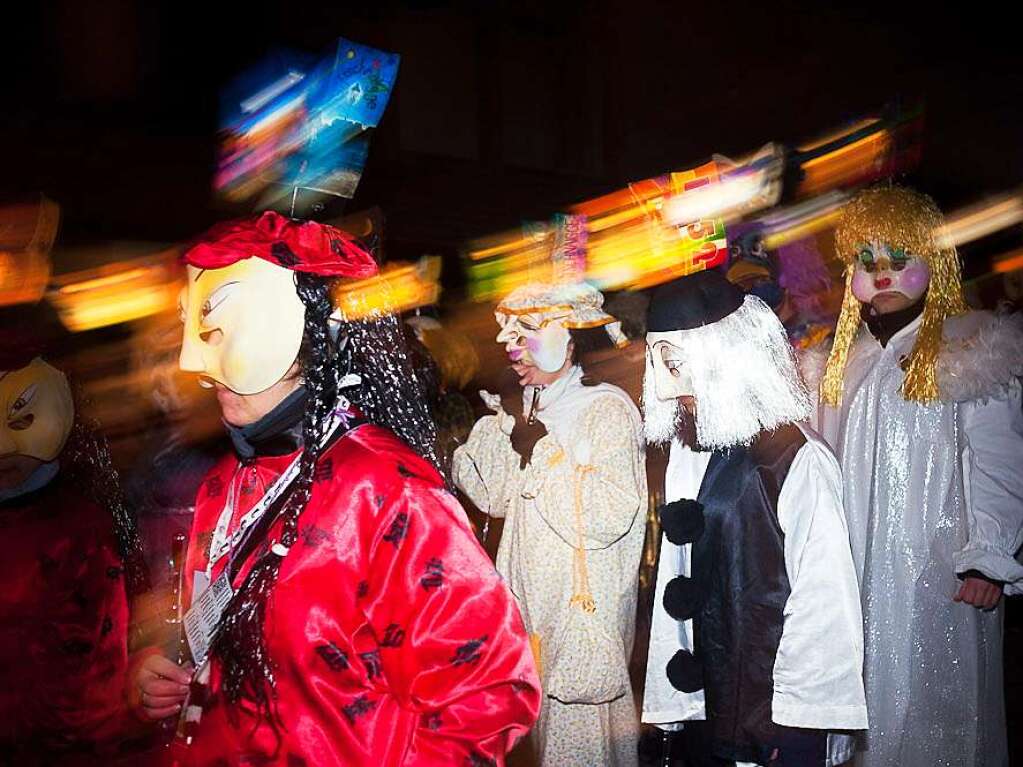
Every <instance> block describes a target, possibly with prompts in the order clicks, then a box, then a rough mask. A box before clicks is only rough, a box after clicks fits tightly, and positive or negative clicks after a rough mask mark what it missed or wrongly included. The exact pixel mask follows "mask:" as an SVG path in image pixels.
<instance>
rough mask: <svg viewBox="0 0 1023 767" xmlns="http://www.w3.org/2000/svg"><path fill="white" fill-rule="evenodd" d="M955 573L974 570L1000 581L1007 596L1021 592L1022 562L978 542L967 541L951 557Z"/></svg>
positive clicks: (1022, 585)
mask: <svg viewBox="0 0 1023 767" xmlns="http://www.w3.org/2000/svg"><path fill="white" fill-rule="evenodd" d="M952 564H953V566H954V568H955V571H956V573H965V572H966V571H968V570H976V571H978V572H981V573H983V574H984V575H986V576H987V577H988V578H991V579H993V580H996V581H1002V582H1003V583H1004V584H1005V593H1006V595H1007V596H1012V595H1014V594H1023V564H1020V563H1019V562H1018V561H1016V560H1015V559H1014V558H1013V557H1012V556H1010V555H1008V554H1006V553H1005V552H1004V551H998V550H996V549H994V548H992V547H989V546H985V545H983V544H980V543H969V544H967V545H966V547H965V548H963V549H962V550H961V551H958V552H956V553H955V555H954V556H953V557H952Z"/></svg>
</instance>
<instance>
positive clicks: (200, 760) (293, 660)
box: [185, 425, 540, 767]
mask: <svg viewBox="0 0 1023 767" xmlns="http://www.w3.org/2000/svg"><path fill="white" fill-rule="evenodd" d="M295 455H296V453H292V454H290V455H285V456H279V457H270V456H263V457H258V458H256V459H255V461H254V462H253V463H251V464H249V465H247V466H243V465H241V464H240V463H239V461H238V460H237V458H235V457H234V456H233V455H231V456H229V457H227V458H225V459H224V460H223V461H221V462H220V463H219V464H218V465H217V466H215V467H214V469H213V470H212V471H211V472H210V473H209V474H208V475H207V477H206V479H205V481H204V483H203V485H202V486H201V488H200V490H199V494H198V497H197V501H196V511H195V519H194V522H193V527H192V543H191V546H190V549H189V554H188V558H187V560H186V563H185V564H186V568H187V569H186V572H187V573H188V574H189V576H188V578H187V579H186V580H188V581H190V582H191V581H192V574H194V573H195V571H197V570H205V568H206V565H207V561H208V549H209V546H210V540H211V537H212V531H213V530H214V528H215V527H216V524H217V519H218V517H219V516H220V513H221V511H222V509H223V508H224V507H225V499H226V498H227V494H228V493H233V494H234V498H235V511H234V517H233V521H232V524H231V527H230V530H232V531H233V530H234V529H235V528H236V526H237V521H238V519H239V518H240V517H241V516H242V515H243V514H244V513H245V512H246V511H247V510H248V509H250V508H251V507H252V506H253V505H255V503H256V502H258V500H259V499H260V498H261V496H262V495H263V492H264V490H265V489H266V488H267V487H268V486H269V485H270V484H271V483H272V482H273V480H274V479H275V478H276V477H278V476H279V475H280V473H281V472H283V471H284V469H285V468H286V467H287V465H288V464H289V463H290V462H291V460H292V459H293V458H294V456H295ZM277 533H278V530H277V527H276V526H275V527H274V528H273V529H272V530H271V534H270V537H271V538H273V539H275V540H276V539H277ZM227 559H228V557H224V558H223V559H222V560H221V561H220V562H218V563H216V565H215V566H214V568H213V571H212V576H213V578H214V579H215V578H216V577H217V576H218V575H219V574H220V572H221V570H222V569H223V567H224V566H225V563H226V561H227ZM250 565H251V561H250V562H248V563H246V565H245V567H243V568H242V571H241V572H240V573H239V576H238V578H237V579H236V581H235V583H234V585H235V588H237V587H238V586H239V585H240V583H241V582H242V579H243V578H244V576H245V574H246V573H247V571H248V569H249V567H250ZM188 588H189V589H191V583H190V584H189V586H188ZM186 598H188V599H191V596H190V594H189V595H186ZM265 632H266V636H267V640H268V645H269V653H270V657H271V658H272V659H273V661H274V662H275V663H276V664H277V686H276V692H277V708H278V711H279V714H280V717H281V719H282V720H283V723H284V728H285V729H284V730H282V731H281V732H280V739H281V740H280V743H278V742H277V740H276V737H275V735H274V732H273V730H272V729H271V727H270V726H269V725H268V724H267V723H266V722H265V721H260V722H258V723H257V722H256V721H255V719H254V718H253V717H252V716H251V715H249V714H246V713H243V712H241V711H240V710H239V707H236V708H235V713H237V714H238V715H239V722H238V726H232V725H231V723H230V721H229V718H228V711H227V707H228V706H229V705H230V704H229V703H228V702H227V701H226V699H225V698H224V696H223V695H222V694H220V691H219V684H220V667H219V662H218V660H217V659H216V657H215V656H214V660H213V666H212V674H211V683H210V693H211V695H212V698H213V700H212V703H211V704H210V705H208V706H207V709H206V711H205V713H204V714H203V718H202V721H201V723H200V725H199V730H198V732H197V735H196V737H195V740H194V741H193V744H192V745H191V746H190V747H189V749H188V751H189V752H190V754H189V759H190V761H191V763H192V764H194V765H196V766H197V767H206V766H207V765H209V766H210V767H212V766H213V765H217V766H218V767H219V766H220V765H256V764H259V765H287V767H299V766H301V765H308V766H309V767H312V766H313V765H366V766H367V767H389V766H390V765H473V766H476V765H500V764H503V763H504V755H505V753H506V752H507V751H508V750H509V749H510V748H511V747H512V746H513V745H514V743H515V742H516V741H517V740H518V739H519V738H520V737H521V736H523V735H524V734H525V733H526V732H527V731H528V730H529V728H530V727H531V726H532V725H533V723H534V721H535V720H536V717H537V715H538V712H539V708H540V684H539V681H538V678H537V675H536V671H535V668H534V664H533V658H532V654H531V652H530V649H529V643H528V639H527V636H526V633H525V630H524V628H523V624H522V619H521V617H520V615H519V610H518V607H517V605H516V604H515V602H514V599H513V597H512V596H511V593H510V591H509V590H508V589H507V587H506V586H505V585H504V583H503V582H502V581H501V580H500V576H499V575H498V574H497V572H496V570H495V569H494V567H493V565H492V564H491V562H490V560H489V559H488V558H487V556H486V554H485V553H484V552H483V550H482V549H481V548H480V546H479V545H478V544H477V542H476V540H475V538H474V537H473V535H472V532H471V531H470V528H469V525H468V523H467V521H466V519H465V514H464V512H463V511H462V509H461V507H460V506H459V505H458V503H457V501H456V500H455V499H454V498H453V497H452V496H451V495H450V494H449V493H448V492H447V491H445V490H444V487H443V482H442V480H441V478H440V476H439V475H438V474H437V472H436V471H435V470H434V469H433V467H432V466H431V465H430V464H429V463H427V462H426V461H424V460H423V459H421V458H420V457H418V456H417V455H415V454H414V453H413V452H412V451H411V450H410V449H409V448H408V447H406V446H405V445H404V444H402V443H401V442H400V441H398V440H397V439H396V438H395V437H394V436H393V435H392V434H391V433H390V432H389V431H387V430H385V429H381V428H379V427H376V426H372V425H363V426H360V427H357V428H356V429H354V430H353V431H352V432H350V433H349V434H347V435H345V436H344V437H342V438H341V439H339V440H338V441H337V442H335V443H334V444H333V445H331V446H330V447H329V448H328V449H327V450H326V451H325V452H324V454H323V455H322V456H321V457H320V459H319V462H318V464H317V468H316V480H315V483H314V485H313V490H312V497H311V498H310V501H309V504H308V506H307V507H306V509H305V511H304V512H303V513H302V516H301V517H300V520H299V537H298V540H297V541H296V543H295V545H294V546H293V547H292V549H291V551H290V553H289V554H288V556H287V557H286V558H285V559H284V561H283V562H282V564H281V569H280V573H279V576H278V579H277V582H276V586H275V587H274V590H273V592H272V593H271V598H270V601H269V605H268V612H267V620H266V626H265Z"/></svg>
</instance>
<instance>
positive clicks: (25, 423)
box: [7, 413, 36, 431]
mask: <svg viewBox="0 0 1023 767" xmlns="http://www.w3.org/2000/svg"><path fill="white" fill-rule="evenodd" d="M35 419H36V417H35V416H34V415H33V414H32V413H27V414H25V415H23V416H21V418H15V419H14V420H13V421H9V422H8V423H7V426H8V428H10V429H11V430H12V431H25V429H27V428H28V427H29V426H31V425H32V423H33V421H35Z"/></svg>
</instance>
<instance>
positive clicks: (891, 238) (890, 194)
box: [821, 186, 966, 407]
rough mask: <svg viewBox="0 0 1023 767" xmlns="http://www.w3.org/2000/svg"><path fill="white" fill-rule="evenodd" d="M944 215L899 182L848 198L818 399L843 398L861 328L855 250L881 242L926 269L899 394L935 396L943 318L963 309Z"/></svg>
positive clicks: (922, 398) (833, 401) (920, 398)
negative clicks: (831, 333)
mask: <svg viewBox="0 0 1023 767" xmlns="http://www.w3.org/2000/svg"><path fill="white" fill-rule="evenodd" d="M943 226H944V219H943V217H942V215H941V211H940V210H938V206H937V205H935V203H934V200H932V199H931V198H930V197H928V196H927V195H925V194H921V193H920V192H915V191H913V190H912V189H907V188H905V187H900V186H877V187H873V188H871V189H866V190H864V191H862V192H860V193H859V194H857V195H856V196H855V197H853V199H852V200H850V201H849V203H848V204H847V205H846V206H845V209H844V210H843V211H842V219H841V221H840V222H839V224H838V228H837V229H836V230H835V251H836V253H837V255H838V257H839V258H840V259H842V261H843V262H844V263H845V298H844V299H843V301H842V311H841V313H840V314H839V316H838V325H837V326H836V327H835V341H834V345H833V346H832V347H831V355H830V356H829V357H828V364H827V367H826V368H825V370H824V378H823V380H822V381H821V400H822V401H823V402H824V404H826V405H831V406H832V407H838V405H839V404H840V403H841V401H842V387H843V380H844V373H845V364H846V360H847V359H848V356H849V349H850V348H851V347H852V344H853V341H854V340H855V338H856V333H857V331H858V330H859V327H860V302H859V301H857V300H856V297H855V296H854V295H853V292H852V278H853V272H854V270H855V268H856V261H857V254H858V253H859V252H860V250H861V248H862V247H863V245H865V244H867V243H870V242H872V241H875V240H876V241H879V242H883V243H885V244H886V245H888V246H889V247H891V248H903V249H905V251H906V252H907V253H908V254H909V255H912V256H919V257H920V258H923V259H924V260H925V261H926V262H927V266H928V267H929V268H930V272H931V280H930V285H929V287H928V289H927V297H926V299H925V300H924V310H923V317H922V319H921V322H920V330H919V331H918V332H917V336H916V343H914V344H913V350H912V352H910V355H909V359H908V364H907V365H905V367H904V369H905V371H906V377H905V378H904V379H903V382H902V390H901V391H902V396H903V397H904V398H905V399H907V400H911V401H914V402H930V401H932V400H934V399H937V397H938V383H937V380H936V378H935V372H934V368H935V364H936V362H937V359H938V351H939V349H940V346H941V331H942V325H943V324H944V322H945V318H946V317H950V316H953V315H956V314H962V313H963V312H965V311H966V302H965V301H964V300H963V292H962V286H961V284H960V277H959V258H958V256H957V254H956V250H955V248H954V247H951V246H950V247H947V248H942V247H940V245H939V244H938V240H937V238H938V237H939V235H940V230H941V228H942V227H943Z"/></svg>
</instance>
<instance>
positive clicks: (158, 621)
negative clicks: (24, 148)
mask: <svg viewBox="0 0 1023 767" xmlns="http://www.w3.org/2000/svg"><path fill="white" fill-rule="evenodd" d="M941 223H942V217H941V213H940V212H939V210H938V208H937V207H936V205H935V204H934V202H933V201H932V200H931V199H930V198H929V197H927V196H926V195H923V194H921V193H918V192H916V191H913V190H911V189H908V188H904V187H899V186H893V185H890V184H885V185H881V186H876V187H872V188H868V189H865V190H863V191H861V192H859V193H858V194H857V195H855V196H854V197H853V198H852V200H851V201H850V203H849V204H848V205H846V207H845V208H844V209H843V213H842V218H841V220H840V221H839V223H838V225H837V228H836V231H835V256H836V258H837V261H838V262H839V264H840V271H841V274H840V275H839V278H838V280H837V281H835V280H833V279H832V275H829V273H828V270H827V268H826V267H825V266H824V260H823V259H820V257H819V254H818V253H816V252H810V251H808V250H807V247H806V246H805V244H804V245H803V246H800V247H797V248H794V249H790V250H789V251H788V252H787V253H768V252H767V251H766V250H765V249H764V247H763V241H762V239H761V238H759V237H758V235H757V233H756V232H755V231H736V232H733V235H734V236H733V238H732V239H733V247H734V253H733V259H732V262H731V264H730V266H729V267H728V268H726V269H713V270H706V271H703V272H698V273H695V274H691V275H687V276H683V277H679V278H677V279H675V280H673V281H671V282H668V283H665V284H663V285H660V286H658V287H656V288H654V289H652V290H650V291H648V293H647V294H646V295H639V294H633V295H626V294H622V295H619V296H615V297H613V298H612V299H609V301H608V302H607V303H605V297H604V296H603V295H602V294H601V293H600V292H599V291H597V290H596V289H595V288H594V287H592V286H591V285H589V284H587V283H586V282H584V281H582V280H577V279H572V278H565V279H561V280H559V281H557V282H531V283H528V284H523V285H520V286H519V287H517V288H516V289H515V290H513V291H511V292H510V293H509V294H508V295H506V296H504V297H503V298H502V299H501V300H500V302H499V303H498V304H497V306H496V309H495V313H494V318H495V319H496V323H495V324H494V326H493V327H494V337H495V340H494V342H492V343H493V346H492V348H493V349H494V350H496V351H498V352H500V354H501V356H502V359H501V363H500V365H497V366H491V368H490V369H482V368H483V367H485V366H481V362H480V359H481V353H480V352H481V351H483V349H482V348H481V347H482V344H480V346H477V345H476V344H475V343H474V341H473V340H471V339H470V338H469V337H468V336H467V335H466V334H464V333H462V332H460V331H459V330H458V329H457V328H456V327H452V326H450V325H448V324H443V323H442V322H440V321H439V320H438V319H437V318H436V317H435V316H433V315H431V314H430V313H428V312H425V313H416V314H415V315H414V316H411V317H406V318H404V319H403V318H401V317H399V316H396V315H394V314H389V313H386V312H383V311H380V312H375V313H374V312H371V313H369V314H368V315H366V316H362V317H360V318H358V319H353V318H351V317H348V316H346V315H345V313H344V312H343V311H342V310H341V309H340V308H338V307H337V306H336V305H335V302H334V300H333V297H334V295H335V294H334V290H333V288H334V287H335V285H336V284H338V283H339V282H340V281H343V280H348V279H364V278H367V277H371V276H373V275H374V274H376V273H377V272H378V264H377V261H376V259H375V258H374V254H373V252H372V249H371V248H368V247H366V246H365V245H364V244H363V243H360V242H359V241H358V240H357V239H356V238H354V237H352V236H351V235H349V234H348V233H346V232H344V231H342V230H340V229H338V228H335V227H332V226H329V225H326V224H320V223H316V222H313V221H301V220H294V219H290V218H287V217H285V216H281V215H279V214H277V213H274V212H266V213H262V214H260V215H257V216H252V217H248V218H245V219H241V220H236V221H229V222H225V223H221V224H219V225H217V226H215V227H214V228H213V229H211V230H210V231H208V232H206V233H205V234H203V235H202V236H200V237H199V238H197V239H196V240H195V241H194V242H192V243H191V244H190V245H189V246H187V247H186V248H184V249H183V250H182V256H181V260H182V265H183V270H182V271H183V276H182V285H183V288H182V291H181V297H180V301H179V312H180V317H179V318H174V319H173V320H172V321H164V320H163V319H160V320H156V321H153V322H151V323H148V324H145V325H144V326H140V334H141V335H140V338H141V339H142V342H141V343H138V344H136V346H135V352H134V357H133V359H132V360H131V364H132V367H133V369H134V370H135V372H136V379H137V381H138V382H139V383H140V384H141V385H142V387H143V389H144V391H145V394H146V397H147V399H148V404H147V408H148V413H149V417H148V418H147V420H146V423H145V429H144V430H142V431H141V432H140V433H139V434H137V435H135V436H136V439H135V441H134V442H133V449H132V454H131V455H130V456H127V457H126V459H125V460H119V461H118V464H119V466H118V468H119V469H120V471H118V469H115V466H114V463H115V461H114V459H113V458H112V456H111V451H110V447H109V445H108V443H107V440H106V438H105V437H104V435H103V431H102V429H101V427H100V425H99V424H98V423H97V422H96V421H95V420H93V419H92V418H91V417H90V414H89V408H88V407H87V403H86V402H85V401H84V398H83V397H82V396H81V389H80V388H79V386H78V384H77V383H76V381H75V380H74V377H73V375H72V376H69V375H68V373H69V372H71V371H69V370H65V369H64V365H63V360H64V359H65V352H66V351H67V350H68V349H69V348H70V347H71V346H73V344H74V339H72V338H69V337H68V336H67V334H66V333H65V332H64V331H63V330H62V328H61V324H60V322H59V320H58V318H57V317H56V315H55V314H54V313H53V311H52V310H51V309H50V308H49V307H48V306H47V305H46V304H45V303H39V302H32V303H23V304H20V305H14V306H7V307H4V308H3V309H2V311H0V328H2V332H0V405H2V407H3V408H4V415H5V418H4V420H3V422H2V423H0V526H2V529H3V533H4V535H3V543H4V546H5V553H4V555H3V556H2V557H0V563H2V564H0V567H2V572H0V577H2V579H3V583H4V589H3V590H2V593H0V654H2V657H0V706H2V708H3V711H2V715H0V764H12V765H14V764H18V765H50V764H53V765H79V764H80V765H97V764H98V765H168V766H169V765H197V766H203V767H206V766H209V767H213V766H214V765H216V766H218V767H219V766H220V765H238V766H239V767H241V766H242V765H246V766H248V765H252V766H255V765H282V766H284V765H286V766H287V767H299V766H300V765H308V766H309V767H312V766H313V765H373V766H374V767H376V766H380V767H384V766H387V765H501V764H505V763H506V762H507V763H510V764H512V765H529V764H535V765H542V766H543V767H563V766H565V767H574V766H576V765H578V766H579V767H583V766H584V765H585V766H586V767H592V766H593V765H613V766H615V767H637V766H638V765H640V764H657V765H664V767H673V766H674V767H679V766H680V765H681V766H689V765H693V766H699V767H703V766H704V765H718V766H721V765H747V764H756V765H773V766H774V767H792V766H793V765H795V766H798V767H803V766H804V765H805V766H810V765H839V764H854V765H858V766H862V767H890V766H891V767H894V766H895V765H900V766H904V767H916V766H919V767H924V766H925V765H926V767H931V766H932V765H950V766H951V765H955V766H956V767H958V766H959V765H966V766H968V767H1001V766H1002V765H1007V764H1008V759H1009V756H1008V746H1007V733H1006V716H1005V707H1004V695H1003V670H1002V635H1003V613H1004V603H1005V598H1006V597H1011V596H1012V595H1014V594H1018V593H1021V592H1023V564H1021V563H1020V560H1019V559H1018V556H1019V553H1020V546H1021V544H1023V458H1021V456H1023V406H1021V383H1020V377H1021V376H1023V319H1021V316H1020V314H1019V313H1018V312H1016V313H1013V312H1012V311H994V312H989V311H981V310H975V309H971V308H969V307H968V306H967V304H966V301H965V298H964V293H963V285H962V281H961V274H960V265H959V262H958V257H957V254H956V252H955V250H954V249H953V248H949V247H947V246H946V245H944V244H943V243H941V242H940V241H938V240H937V239H936V238H935V232H936V230H937V229H938V228H939V227H940V225H941ZM811 250H812V249H811ZM552 257H554V258H556V257H557V254H552ZM832 286H833V287H832ZM482 356H483V357H484V358H485V357H486V356H487V355H486V354H483V355H482ZM490 356H491V358H493V356H494V355H490ZM612 381H614V382H612ZM481 383H482V384H483V388H482V389H480V390H478V391H470V387H471V384H476V385H477V386H478V385H479V384H481ZM472 388H476V387H472ZM211 425H212V428H211ZM654 455H660V456H662V460H651V456H654ZM652 498H653V499H655V501H656V503H654V507H655V508H654V510H653V513H649V514H648V510H650V509H651V499H652ZM492 522H493V530H491V523H492ZM495 543H496V544H497V545H496V547H495ZM488 552H489V553H488ZM644 572H645V573H646V577H645V578H643V579H641V574H643V573H644ZM637 614H638V618H637ZM637 658H638V664H637V663H635V662H633V661H635V660H636V659H637ZM637 669H638V671H637ZM630 671H631V674H630ZM509 755H510V756H509Z"/></svg>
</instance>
